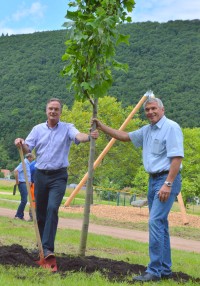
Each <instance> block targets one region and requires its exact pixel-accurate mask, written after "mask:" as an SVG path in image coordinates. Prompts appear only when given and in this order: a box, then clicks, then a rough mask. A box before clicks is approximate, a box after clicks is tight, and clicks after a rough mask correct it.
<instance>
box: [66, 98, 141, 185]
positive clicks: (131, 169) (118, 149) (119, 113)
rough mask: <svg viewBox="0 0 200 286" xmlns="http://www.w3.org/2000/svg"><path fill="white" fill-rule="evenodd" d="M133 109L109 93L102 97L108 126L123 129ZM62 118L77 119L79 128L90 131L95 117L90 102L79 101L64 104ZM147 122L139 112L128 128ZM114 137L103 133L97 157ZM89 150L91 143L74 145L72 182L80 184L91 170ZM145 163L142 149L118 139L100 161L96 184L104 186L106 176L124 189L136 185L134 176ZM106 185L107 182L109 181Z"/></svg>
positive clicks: (101, 111)
mask: <svg viewBox="0 0 200 286" xmlns="http://www.w3.org/2000/svg"><path fill="white" fill-rule="evenodd" d="M132 110H133V106H128V107H123V106H122V103H121V102H118V101H117V99H116V98H114V97H110V96H105V97H104V98H99V102H98V118H99V119H101V120H102V122H104V123H105V124H106V125H110V126H112V127H114V128H116V129H119V127H120V126H121V125H122V123H123V122H124V121H125V119H126V118H127V116H128V115H129V114H130V112H131V111H132ZM61 118H62V120H63V121H66V122H73V123H74V124H75V126H77V128H78V129H81V130H83V131H84V132H88V129H89V122H90V118H91V107H90V103H89V102H88V101H85V102H80V101H75V102H74V105H73V106H72V108H71V109H69V108H68V107H66V106H64V107H63V112H62V116H61ZM144 124H145V122H144V121H142V120H140V119H139V117H138V115H137V114H136V115H135V116H134V119H133V120H131V121H130V122H129V124H128V125H127V128H126V130H127V131H132V130H135V129H137V128H138V127H140V126H142V125H144ZM110 140H111V138H110V137H109V136H108V135H105V134H104V133H100V136H99V138H98V140H97V141H96V150H95V157H96V158H97V157H98V156H99V155H100V153H101V152H102V150H104V148H105V147H106V146H107V144H108V143H109V141H110ZM88 152H89V146H88V144H82V145H81V144H80V145H78V146H75V145H74V144H73V145H72V146H71V149H70V155H69V161H70V166H69V168H68V174H69V183H78V182H79V181H80V180H81V179H82V177H83V176H84V175H85V173H86V172H87V164H88ZM130 154H131V157H130ZM96 158H95V159H96ZM141 164H142V161H141V150H140V149H137V148H135V147H134V145H133V144H131V143H130V144H127V143H124V142H120V141H116V142H115V144H114V145H113V146H112V148H111V149H110V151H109V152H108V153H107V155H106V156H105V157H104V159H103V160H102V162H101V163H100V166H99V167H98V168H97V169H96V170H95V177H94V185H95V186H104V181H105V179H108V180H109V181H112V182H113V184H116V185H118V187H119V188H120V189H122V188H124V187H126V186H133V183H132V181H133V178H134V177H135V176H136V174H137V172H138V168H139V167H140V165H141ZM105 183H106V182H105ZM105 186H107V185H106V184H105Z"/></svg>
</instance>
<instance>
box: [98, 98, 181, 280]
mask: <svg viewBox="0 0 200 286" xmlns="http://www.w3.org/2000/svg"><path fill="white" fill-rule="evenodd" d="M144 111H145V114H146V117H147V119H148V120H149V122H150V124H148V125H145V126H144V127H142V128H140V129H139V130H136V131H133V132H129V133H127V132H125V131H120V130H115V129H113V128H111V127H108V126H106V125H104V124H102V122H100V121H99V120H97V119H93V122H96V125H97V128H98V129H99V130H101V131H103V132H104V133H106V134H108V135H110V136H111V137H113V138H115V139H118V140H120V141H124V142H128V141H131V142H132V143H133V144H134V145H135V146H136V147H142V149H143V164H144V168H145V170H146V172H148V173H149V186H148V206H149V256H150V262H149V264H148V266H147V269H146V271H145V272H144V273H143V274H141V275H139V276H136V277H133V280H134V281H140V282H148V281H158V280H160V279H161V278H163V279H168V278H170V277H171V276H172V272H171V265H172V263H171V248H170V237H169V229H168V214H169V212H170V210H171V207H172V205H173V202H174V201H175V199H176V197H177V195H178V194H179V192H180V190H181V175H180V170H181V167H182V165H181V162H182V159H183V157H184V150H183V135H182V131H181V128H180V126H179V125H178V124H177V123H176V122H174V121H172V120H170V119H168V118H166V116H165V115H164V106H163V103H162V101H161V100H160V99H158V98H152V97H149V98H148V99H147V100H146V101H145V103H144Z"/></svg>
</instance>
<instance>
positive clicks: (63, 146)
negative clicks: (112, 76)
mask: <svg viewBox="0 0 200 286" xmlns="http://www.w3.org/2000/svg"><path fill="white" fill-rule="evenodd" d="M61 112H62V104H61V101H60V100H59V99H57V98H51V99H50V100H49V101H48V102H47V105H46V115H47V121H46V122H44V123H41V124H38V125H36V126H35V127H33V129H32V131H31V132H30V134H29V135H28V137H27V138H26V140H24V139H22V138H17V139H15V145H16V146H17V147H19V146H22V148H23V151H24V153H28V152H30V151H32V150H33V149H35V152H36V164H35V168H36V169H35V178H34V182H35V198H36V215H37V221H38V227H39V232H40V236H41V241H42V246H43V251H44V257H45V258H48V257H54V241H55V236H56V232H57V226H58V210H59V206H60V204H61V202H62V199H63V197H64V194H65V191H66V185H67V178H68V173H67V167H68V166H69V161H68V155H69V151H70V146H71V144H72V142H74V143H75V144H79V143H80V142H82V143H86V142H89V141H90V137H92V138H94V139H96V138H97V137H98V131H97V130H95V131H91V133H90V134H89V135H88V134H86V133H80V132H79V131H78V130H77V129H76V128H75V126H74V125H73V124H72V123H66V122H61V121H60V116H61ZM77 171H78V170H77Z"/></svg>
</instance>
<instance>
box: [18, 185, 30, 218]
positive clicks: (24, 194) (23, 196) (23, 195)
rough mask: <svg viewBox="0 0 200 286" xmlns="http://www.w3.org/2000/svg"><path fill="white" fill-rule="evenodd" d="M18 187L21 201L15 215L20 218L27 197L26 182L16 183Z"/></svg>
mask: <svg viewBox="0 0 200 286" xmlns="http://www.w3.org/2000/svg"><path fill="white" fill-rule="evenodd" d="M18 189H19V192H20V196H21V202H20V205H19V207H18V209H17V213H16V215H15V217H19V218H21V219H23V218H24V210H25V207H26V204H27V199H28V191H27V188H26V183H19V185H18Z"/></svg>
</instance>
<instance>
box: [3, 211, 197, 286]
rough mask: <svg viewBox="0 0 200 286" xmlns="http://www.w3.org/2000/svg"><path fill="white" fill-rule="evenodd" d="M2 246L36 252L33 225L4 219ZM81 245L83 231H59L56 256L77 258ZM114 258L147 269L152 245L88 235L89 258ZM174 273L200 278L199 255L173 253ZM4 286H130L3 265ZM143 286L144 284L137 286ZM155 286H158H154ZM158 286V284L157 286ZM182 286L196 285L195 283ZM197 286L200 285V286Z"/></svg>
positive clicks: (94, 277) (96, 275)
mask: <svg viewBox="0 0 200 286" xmlns="http://www.w3.org/2000/svg"><path fill="white" fill-rule="evenodd" d="M0 229H1V235H0V245H12V244H16V243H17V244H20V245H22V246H23V247H24V248H27V249H34V248H36V239H35V233H34V229H33V224H31V223H27V222H23V221H16V220H13V219H9V218H5V217H0ZM79 242H80V231H77V230H70V229H58V232H57V236H56V242H55V252H56V254H57V255H59V253H66V254H70V255H77V254H78V249H79ZM90 255H94V256H97V257H103V258H110V259H113V260H118V261H121V260H122V261H125V262H128V263H131V264H140V265H145V266H146V265H147V263H148V260H149V258H148V244H147V243H141V242H136V241H131V240H127V239H117V238H112V237H109V236H104V235H96V234H90V233H89V234H88V240H87V250H86V256H90ZM172 260H173V271H174V272H182V273H186V274H188V275H190V276H192V277H194V278H199V277H200V275H199V265H200V256H199V254H198V253H193V252H186V251H182V250H181V251H179V250H174V249H173V250H172ZM0 278H1V283H0V284H1V285H6V286H13V285H15V286H18V285H23V286H26V285H27V286H30V285H49V284H51V286H52V285H56V286H61V285H70V286H73V285H74V286H77V285H80V286H82V285H86V286H87V285H88V286H90V285H91V286H93V285H102V286H103V285H104V286H105V285H108V286H110V285H115V286H120V285H123V286H126V285H127V286H128V284H127V283H117V282H116V283H114V282H113V283H112V282H109V281H108V280H106V279H105V278H104V277H103V276H102V275H101V274H99V273H98V272H96V273H93V274H91V275H87V274H85V273H66V275H60V274H58V273H57V274H51V273H49V272H48V271H46V270H45V269H42V268H39V269H38V268H36V269H32V268H26V267H23V268H21V267H16V268H14V267H8V266H2V265H0ZM176 283H177V282H174V281H161V282H159V285H177V284H176ZM134 285H140V284H136V283H135V284H134ZM151 285H154V284H153V283H151ZM155 285H156V284H155ZM179 285H185V286H189V285H195V284H194V283H192V282H187V283H180V284H179ZM196 285H197V284H196Z"/></svg>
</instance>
